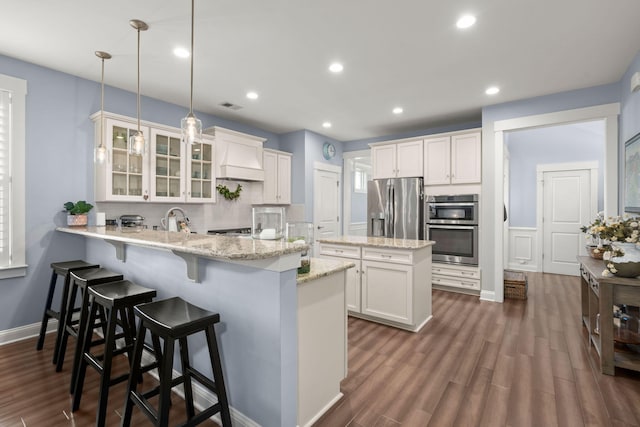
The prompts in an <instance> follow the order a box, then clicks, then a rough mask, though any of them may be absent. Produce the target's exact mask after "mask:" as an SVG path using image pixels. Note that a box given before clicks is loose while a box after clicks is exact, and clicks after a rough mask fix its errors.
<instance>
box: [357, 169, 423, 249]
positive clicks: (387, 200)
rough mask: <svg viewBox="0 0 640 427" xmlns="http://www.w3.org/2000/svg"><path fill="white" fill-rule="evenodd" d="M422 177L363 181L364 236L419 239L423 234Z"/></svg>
mask: <svg viewBox="0 0 640 427" xmlns="http://www.w3.org/2000/svg"><path fill="white" fill-rule="evenodd" d="M423 199H424V193H423V184H422V178H390V179H376V180H373V181H369V182H368V183H367V236H372V237H390V238H395V239H421V238H422V237H423V234H424V231H423V230H424V229H423V227H424V200H423Z"/></svg>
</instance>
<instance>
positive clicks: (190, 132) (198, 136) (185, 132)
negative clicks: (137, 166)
mask: <svg viewBox="0 0 640 427" xmlns="http://www.w3.org/2000/svg"><path fill="white" fill-rule="evenodd" d="M194 3H195V0H191V98H190V101H189V114H187V117H185V118H184V119H182V120H181V121H180V127H181V128H182V141H183V142H185V143H187V144H199V143H200V141H201V140H202V122H201V121H200V119H198V118H197V117H196V116H195V114H193V21H194V19H193V17H194Z"/></svg>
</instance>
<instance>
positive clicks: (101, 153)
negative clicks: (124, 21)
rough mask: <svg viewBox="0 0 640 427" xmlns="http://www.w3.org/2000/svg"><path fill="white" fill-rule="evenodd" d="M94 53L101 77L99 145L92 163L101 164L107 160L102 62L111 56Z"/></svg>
mask: <svg viewBox="0 0 640 427" xmlns="http://www.w3.org/2000/svg"><path fill="white" fill-rule="evenodd" d="M95 53H96V56H97V57H98V58H100V59H101V60H102V77H101V89H100V144H99V145H98V146H97V147H96V148H95V150H94V151H93V161H94V162H95V163H99V164H102V163H104V162H105V160H107V147H106V146H105V145H104V60H105V59H111V55H109V54H108V53H107V52H102V51H100V50H97V51H96V52H95Z"/></svg>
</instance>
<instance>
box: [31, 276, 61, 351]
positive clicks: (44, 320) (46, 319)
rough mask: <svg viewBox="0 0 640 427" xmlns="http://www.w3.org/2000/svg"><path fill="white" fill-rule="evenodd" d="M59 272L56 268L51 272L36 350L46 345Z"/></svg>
mask: <svg viewBox="0 0 640 427" xmlns="http://www.w3.org/2000/svg"><path fill="white" fill-rule="evenodd" d="M57 276H58V274H57V273H56V271H55V270H53V273H51V281H50V283H49V293H48V294H47V302H46V303H45V305H44V314H43V315H42V324H41V325H40V335H39V336H38V344H37V345H36V350H42V347H43V346H44V336H45V334H46V333H47V324H48V323H49V313H48V311H49V310H50V309H51V302H52V301H53V294H54V288H55V286H56V280H57V279H58V277H57ZM54 352H55V349H54ZM54 363H55V353H54Z"/></svg>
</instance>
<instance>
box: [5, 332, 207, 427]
mask: <svg viewBox="0 0 640 427" xmlns="http://www.w3.org/2000/svg"><path fill="white" fill-rule="evenodd" d="M36 340H37V338H30V339H27V340H24V341H20V342H16V343H11V344H7V345H4V346H0V427H24V426H26V427H58V426H60V427H62V426H64V427H85V426H87V427H89V426H94V425H95V419H96V408H97V401H98V389H99V387H100V377H99V375H98V373H97V372H96V370H95V369H92V368H88V369H87V376H86V380H85V386H84V392H83V395H82V402H81V404H80V409H79V410H78V411H76V412H74V413H72V412H71V395H70V394H69V381H70V377H71V365H72V362H73V360H72V356H69V355H73V352H74V347H73V346H75V340H69V345H68V347H67V357H66V358H65V363H64V367H63V370H62V372H60V373H56V371H55V365H53V364H52V363H51V358H52V356H53V343H54V342H55V334H48V335H47V338H46V340H45V345H44V348H43V349H42V350H41V351H36ZM114 364H115V371H114V372H115V375H118V374H119V373H122V372H126V369H127V368H128V366H127V361H126V359H125V358H124V356H119V357H116V358H115V359H114ZM155 384H157V382H156V380H155V379H154V378H153V377H151V376H150V375H148V374H145V375H144V382H143V385H144V389H145V390H146V389H147V388H151V387H153V385H155ZM126 386H127V384H126V382H123V383H120V384H116V385H114V386H112V387H111V389H110V391H109V404H108V408H107V420H106V426H108V427H116V426H120V413H121V412H122V407H123V405H124V395H125V389H126ZM173 396H174V397H173V398H172V406H171V425H178V424H179V423H182V422H184V421H185V420H186V419H187V416H186V410H185V405H184V401H183V400H182V399H181V398H180V397H179V396H177V395H175V394H174V395H173ZM151 401H152V402H153V404H154V405H157V398H155V399H152V400H151ZM151 425H152V423H151V421H149V420H148V419H147V418H146V417H145V416H144V415H143V414H142V412H141V411H140V409H138V408H134V410H133V417H132V420H131V426H135V427H138V426H140V427H143V426H151ZM201 425H202V426H209V427H211V426H217V424H216V423H214V422H213V421H207V422H206V423H203V424H201Z"/></svg>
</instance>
